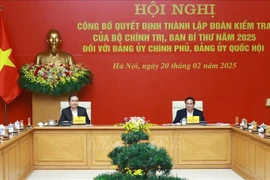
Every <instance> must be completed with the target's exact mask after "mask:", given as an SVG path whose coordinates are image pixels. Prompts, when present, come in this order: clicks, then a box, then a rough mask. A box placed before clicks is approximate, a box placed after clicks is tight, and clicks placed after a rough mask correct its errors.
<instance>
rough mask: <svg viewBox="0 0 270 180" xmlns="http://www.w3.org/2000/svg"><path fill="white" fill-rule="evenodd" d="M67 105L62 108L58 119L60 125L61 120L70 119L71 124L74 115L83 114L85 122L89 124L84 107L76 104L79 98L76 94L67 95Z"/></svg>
mask: <svg viewBox="0 0 270 180" xmlns="http://www.w3.org/2000/svg"><path fill="white" fill-rule="evenodd" d="M68 103H69V107H67V108H65V109H63V110H62V114H61V117H60V120H59V123H58V124H60V125H61V122H62V121H70V122H71V124H72V122H73V117H75V116H85V119H86V124H90V120H89V117H88V115H87V112H86V109H85V108H84V107H81V106H78V104H79V98H78V96H76V95H71V96H69V97H68Z"/></svg>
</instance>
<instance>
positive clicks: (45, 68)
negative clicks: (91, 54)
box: [19, 63, 93, 96]
mask: <svg viewBox="0 0 270 180" xmlns="http://www.w3.org/2000/svg"><path fill="white" fill-rule="evenodd" d="M92 82H93V74H92V73H91V71H90V70H88V69H87V68H85V67H83V66H82V65H81V64H74V65H65V64H53V63H52V64H42V65H37V64H33V63H32V64H25V65H23V66H22V67H21V69H20V77H19V84H20V86H21V87H22V88H24V89H26V90H28V91H32V92H36V93H43V94H49V95H53V96H59V95H61V94H66V93H69V92H72V91H78V90H80V89H81V88H82V87H83V86H85V85H87V84H92Z"/></svg>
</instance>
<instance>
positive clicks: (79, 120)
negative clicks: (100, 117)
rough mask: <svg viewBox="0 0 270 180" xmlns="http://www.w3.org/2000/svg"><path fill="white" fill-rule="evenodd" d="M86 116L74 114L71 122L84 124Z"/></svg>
mask: <svg viewBox="0 0 270 180" xmlns="http://www.w3.org/2000/svg"><path fill="white" fill-rule="evenodd" d="M85 123H86V118H85V116H75V117H73V124H85Z"/></svg>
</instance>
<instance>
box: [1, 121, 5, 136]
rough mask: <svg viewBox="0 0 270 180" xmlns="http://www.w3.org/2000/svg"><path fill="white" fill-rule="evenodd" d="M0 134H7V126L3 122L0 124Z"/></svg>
mask: <svg viewBox="0 0 270 180" xmlns="http://www.w3.org/2000/svg"><path fill="white" fill-rule="evenodd" d="M0 135H2V136H5V126H4V125H3V124H1V125H0Z"/></svg>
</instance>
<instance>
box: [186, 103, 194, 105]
mask: <svg viewBox="0 0 270 180" xmlns="http://www.w3.org/2000/svg"><path fill="white" fill-rule="evenodd" d="M186 105H194V104H193V103H186Z"/></svg>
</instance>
